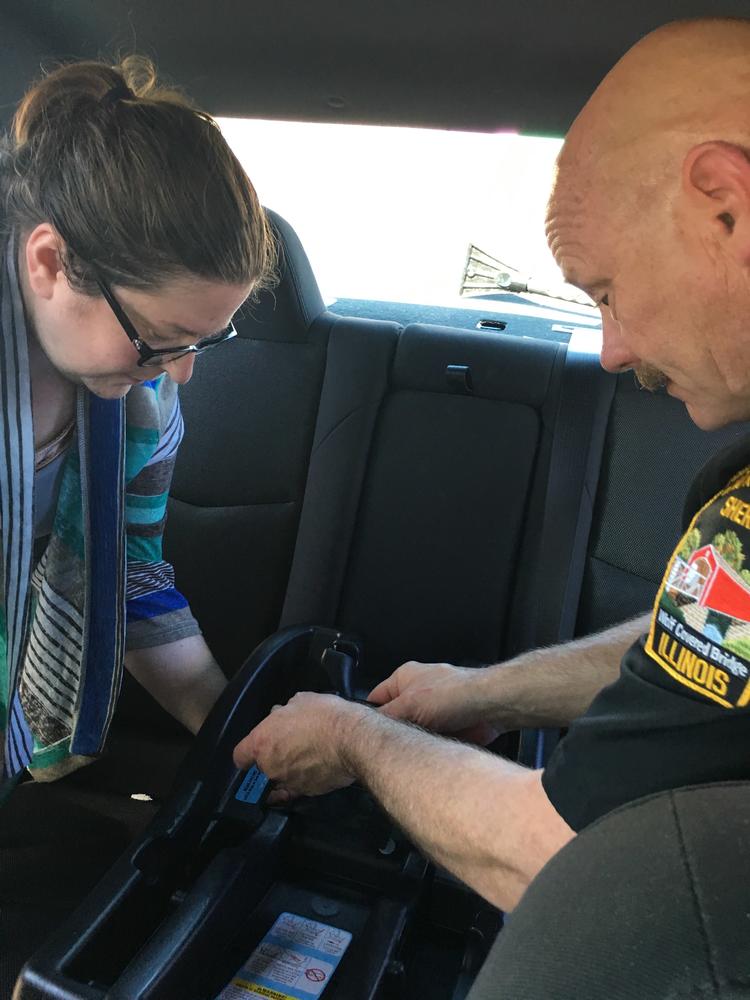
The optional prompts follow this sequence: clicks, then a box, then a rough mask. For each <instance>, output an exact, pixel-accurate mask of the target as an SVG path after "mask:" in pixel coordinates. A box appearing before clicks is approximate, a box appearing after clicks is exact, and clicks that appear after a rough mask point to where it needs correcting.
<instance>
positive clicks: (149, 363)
mask: <svg viewBox="0 0 750 1000" xmlns="http://www.w3.org/2000/svg"><path fill="white" fill-rule="evenodd" d="M95 280H96V283H97V285H98V286H99V291H100V292H101V293H102V295H103V296H104V298H105V300H106V302H107V305H108V306H109V308H110V309H111V310H112V312H113V313H114V314H115V316H116V318H117V321H118V323H119V324H120V326H121V327H122V328H123V330H124V331H125V333H126V334H127V337H128V340H130V342H131V344H132V345H133V347H134V348H135V349H136V351H138V367H139V368H156V367H158V366H159V365H160V364H162V363H164V364H169V363H170V361H176V360H177V359H178V358H182V357H184V356H185V355H186V354H203V352H204V351H209V350H210V349H211V348H212V347H218V346H219V344H223V343H224V342H225V341H227V340H231V339H232V338H233V337H236V336H237V330H236V329H235V326H234V323H230V324H229V326H228V327H227V328H226V329H225V330H222V331H221V332H220V333H215V334H214V335H213V336H211V337H202V338H201V339H200V340H199V341H198V343H197V344H185V346H184V347H180V346H178V347H170V348H168V349H166V350H161V351H157V350H155V349H154V348H153V347H151V346H150V345H149V344H147V343H146V341H145V340H144V339H143V337H142V336H141V335H140V334H139V333H138V331H137V330H136V328H135V326H134V325H133V323H132V322H131V320H130V319H129V317H128V315H127V313H126V312H125V310H124V309H123V308H122V306H121V305H120V303H119V302H118V301H117V299H116V298H115V296H114V293H113V291H112V289H111V288H110V287H109V285H108V284H107V282H106V281H105V280H104V279H103V278H102V277H100V276H99V275H97V276H96V278H95ZM155 358H158V359H159V360H154V359H155ZM164 359H166V360H164Z"/></svg>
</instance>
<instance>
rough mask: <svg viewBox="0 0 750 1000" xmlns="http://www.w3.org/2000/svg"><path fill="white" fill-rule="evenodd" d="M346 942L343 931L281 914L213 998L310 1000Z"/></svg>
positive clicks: (348, 936)
mask: <svg viewBox="0 0 750 1000" xmlns="http://www.w3.org/2000/svg"><path fill="white" fill-rule="evenodd" d="M351 939H352V936H351V934H350V933H349V931H344V930H341V929H340V928H338V927H331V926H330V925H328V924H321V923H319V921H317V920H308V919H307V918H306V917H300V916H297V915H296V914H294V913H282V914H281V916H280V917H279V918H278V919H277V920H276V922H275V924H274V925H273V927H272V928H271V930H270V931H269V932H268V934H266V936H265V937H264V938H263V940H262V941H261V942H260V944H259V945H258V947H257V948H256V949H255V951H254V952H253V953H252V955H251V956H250V958H249V959H248V960H247V962H245V964H244V965H243V966H242V968H241V969H240V970H239V972H238V973H237V975H236V976H235V977H234V979H233V980H232V982H231V983H229V985H228V986H227V987H225V989H224V990H223V991H222V992H221V994H220V996H219V997H218V1000H248V998H250V997H259V998H263V1000H316V998H317V997H319V996H320V994H321V993H322V992H323V990H324V989H325V988H326V986H327V985H328V982H329V981H330V978H331V976H332V975H333V973H334V971H335V969H336V966H337V965H338V964H339V962H340V960H341V957H342V955H343V954H344V952H345V951H346V949H347V948H348V947H349V943H350V941H351Z"/></svg>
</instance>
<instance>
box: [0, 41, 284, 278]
mask: <svg viewBox="0 0 750 1000" xmlns="http://www.w3.org/2000/svg"><path fill="white" fill-rule="evenodd" d="M0 195H1V197H2V205H1V207H0V212H2V213H4V215H5V219H4V220H3V225H4V227H5V229H6V232H7V231H10V230H16V231H18V232H24V231H26V232H27V231H28V230H29V229H32V228H33V227H34V226H36V225H38V224H39V223H42V222H49V223H51V224H52V225H53V226H54V227H55V229H56V230H57V232H58V233H59V234H60V237H61V238H62V240H63V244H64V245H63V246H62V247H61V250H62V255H63V261H64V267H65V273H66V275H67V277H68V280H69V281H70V283H71V285H73V287H75V288H77V289H79V290H81V291H83V292H86V293H88V294H94V293H96V291H97V287H96V284H95V282H94V280H93V275H94V273H95V272H98V273H99V274H100V275H102V276H103V277H104V278H105V279H106V280H108V281H109V282H111V283H113V284H117V285H124V286H129V287H132V288H139V289H143V290H153V289H156V288H159V287H160V286H161V285H163V284H164V283H166V282H168V281H169V280H171V279H175V278H179V277H184V276H185V274H186V272H187V273H188V274H193V275H199V276H201V277H203V278H208V279H217V280H220V281H225V282H227V283H228V284H245V283H250V282H252V283H253V286H254V290H255V291H257V290H259V289H260V288H263V287H267V286H269V285H271V284H273V282H274V279H275V265H276V250H275V241H274V238H273V234H272V231H271V227H270V225H269V222H268V220H267V218H266V215H265V213H264V211H263V209H262V208H261V206H260V203H259V202H258V197H257V195H256V193H255V189H254V188H253V186H252V184H251V183H250V180H249V178H248V176H247V174H246V173H245V171H244V170H243V169H242V167H241V166H240V163H239V161H238V160H237V158H236V156H235V155H234V154H233V153H232V151H231V150H230V148H229V146H228V145H227V143H226V141H225V140H224V138H223V136H222V134H221V131H220V130H219V127H218V126H217V125H216V123H215V122H214V121H213V119H212V118H211V117H210V116H209V115H207V114H204V113H203V112H202V111H199V110H198V109H196V108H195V107H193V106H192V105H191V104H190V102H189V101H188V100H187V99H186V98H185V97H184V96H183V95H182V94H181V93H180V92H179V91H177V90H175V89H172V88H169V87H165V86H162V85H161V84H160V83H159V82H158V81H157V78H156V71H155V69H154V66H153V64H152V63H151V61H150V60H148V59H146V58H143V57H141V56H128V57H127V58H125V59H123V60H122V62H120V63H119V64H118V65H116V66H111V65H109V64H107V63H104V62H96V61H91V62H77V63H71V64H69V65H66V66H61V67H60V68H58V69H56V70H55V71H54V72H51V73H49V74H48V75H47V76H45V77H44V78H43V79H42V80H40V81H39V82H38V83H36V84H35V85H34V86H32V87H31V89H30V90H29V91H28V92H27V93H26V95H25V96H24V98H23V99H22V101H21V102H20V104H19V106H18V108H17V110H16V114H15V117H14V119H13V125H12V130H11V134H10V135H7V136H5V137H3V138H2V139H1V140H0Z"/></svg>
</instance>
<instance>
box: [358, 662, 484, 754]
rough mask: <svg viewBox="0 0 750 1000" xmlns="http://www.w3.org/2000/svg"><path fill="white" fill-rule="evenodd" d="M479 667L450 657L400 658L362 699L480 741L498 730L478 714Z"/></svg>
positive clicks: (386, 712)
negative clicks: (434, 660)
mask: <svg viewBox="0 0 750 1000" xmlns="http://www.w3.org/2000/svg"><path fill="white" fill-rule="evenodd" d="M483 673H484V672H483V670H481V669H473V668H470V667H454V666H452V665H451V664H450V663H417V662H415V661H414V660H410V661H409V662H408V663H404V664H403V665H402V666H400V667H399V668H398V670H396V671H395V672H394V673H392V674H391V676H390V677H388V678H387V679H386V680H384V681H383V682H382V683H380V684H378V686H377V687H376V688H374V689H373V690H372V691H371V692H370V695H369V698H368V700H369V701H371V702H373V703H374V704H376V705H380V706H382V708H381V711H382V712H383V714H384V715H389V716H390V717H391V718H393V719H403V720H406V721H408V722H414V723H415V724H416V725H418V726H422V727H423V728H424V729H430V730H432V731H433V732H436V733H444V734H446V735H450V736H454V737H456V738H457V739H460V740H464V741H465V742H467V743H478V744H481V745H482V746H486V745H487V744H488V743H492V741H493V740H495V739H496V738H497V737H498V736H499V735H500V730H499V729H497V728H496V727H495V726H493V725H491V724H490V723H489V722H486V721H485V720H484V719H483V718H482V714H483V712H486V710H487V699H486V696H484V694H483V692H482V690H481V689H480V682H481V680H482V679H483V678H482V674H483Z"/></svg>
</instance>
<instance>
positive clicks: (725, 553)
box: [711, 531, 745, 572]
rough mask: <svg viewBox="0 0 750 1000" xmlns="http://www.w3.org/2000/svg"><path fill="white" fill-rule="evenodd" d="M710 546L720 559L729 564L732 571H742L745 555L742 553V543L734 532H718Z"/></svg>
mask: <svg viewBox="0 0 750 1000" xmlns="http://www.w3.org/2000/svg"><path fill="white" fill-rule="evenodd" d="M711 544H712V545H713V547H714V548H715V549H716V551H717V552H718V553H719V555H720V556H721V557H722V559H724V560H725V561H726V562H728V563H729V565H730V566H731V567H732V569H735V570H737V572H739V571H740V570H741V569H742V564H743V563H744V561H745V553H744V552H743V551H742V542H741V541H740V540H739V537H738V536H737V533H736V532H734V531H720V532H719V533H718V534H717V535H714V537H713V541H712V542H711Z"/></svg>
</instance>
